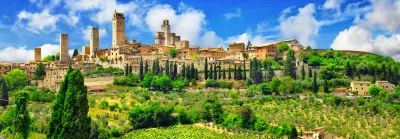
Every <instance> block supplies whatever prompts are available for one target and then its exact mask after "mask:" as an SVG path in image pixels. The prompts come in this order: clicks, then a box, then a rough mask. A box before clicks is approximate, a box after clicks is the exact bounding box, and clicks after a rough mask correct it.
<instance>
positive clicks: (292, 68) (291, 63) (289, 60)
mask: <svg viewBox="0 0 400 139" xmlns="http://www.w3.org/2000/svg"><path fill="white" fill-rule="evenodd" d="M283 74H284V75H285V76H290V77H292V78H294V79H296V58H295V56H294V51H293V50H292V49H290V50H289V51H288V52H287V54H286V60H285V64H284V68H283Z"/></svg>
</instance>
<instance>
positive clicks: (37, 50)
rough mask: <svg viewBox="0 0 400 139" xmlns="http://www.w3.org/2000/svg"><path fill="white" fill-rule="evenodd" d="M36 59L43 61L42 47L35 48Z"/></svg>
mask: <svg viewBox="0 0 400 139" xmlns="http://www.w3.org/2000/svg"><path fill="white" fill-rule="evenodd" d="M35 61H36V62H39V61H42V48H40V47H38V48H35Z"/></svg>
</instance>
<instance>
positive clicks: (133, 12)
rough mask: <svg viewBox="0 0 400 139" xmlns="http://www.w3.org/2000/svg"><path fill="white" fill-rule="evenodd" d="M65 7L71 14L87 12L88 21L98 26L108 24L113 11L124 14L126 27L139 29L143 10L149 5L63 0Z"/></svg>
mask: <svg viewBox="0 0 400 139" xmlns="http://www.w3.org/2000/svg"><path fill="white" fill-rule="evenodd" d="M65 3H66V5H65V7H66V8H67V9H69V10H70V12H72V13H76V12H82V11H88V12H90V19H91V20H92V21H94V22H96V23H99V24H105V23H109V22H111V21H112V20H111V19H112V17H113V13H114V11H115V10H117V12H120V13H124V14H125V17H127V19H128V21H127V24H126V25H132V26H136V27H141V26H142V24H143V21H142V20H141V19H142V17H143V16H144V14H145V10H146V9H147V7H148V6H149V5H150V4H149V3H147V2H146V1H131V2H128V3H120V2H117V1H116V0H106V1H105V0H90V1H89V0H65Z"/></svg>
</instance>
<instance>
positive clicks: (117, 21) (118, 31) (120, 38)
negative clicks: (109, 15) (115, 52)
mask: <svg viewBox="0 0 400 139" xmlns="http://www.w3.org/2000/svg"><path fill="white" fill-rule="evenodd" d="M112 24H113V28H112V30H113V31H112V35H113V40H112V46H116V45H120V44H124V43H125V40H126V39H125V16H124V14H122V13H117V11H115V12H114V17H113V23H112Z"/></svg>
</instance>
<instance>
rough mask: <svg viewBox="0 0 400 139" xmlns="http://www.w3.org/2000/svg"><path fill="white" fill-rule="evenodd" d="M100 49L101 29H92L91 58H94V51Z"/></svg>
mask: <svg viewBox="0 0 400 139" xmlns="http://www.w3.org/2000/svg"><path fill="white" fill-rule="evenodd" d="M98 49H99V28H96V27H92V28H91V29H90V52H89V53H90V58H94V51H96V50H98Z"/></svg>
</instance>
